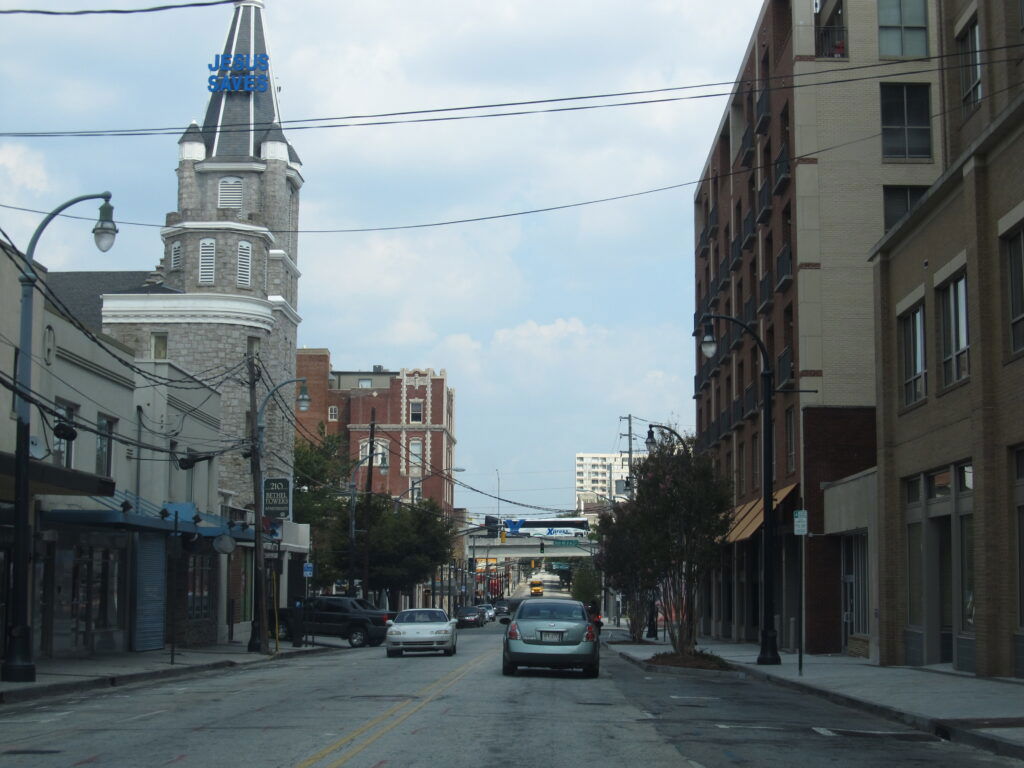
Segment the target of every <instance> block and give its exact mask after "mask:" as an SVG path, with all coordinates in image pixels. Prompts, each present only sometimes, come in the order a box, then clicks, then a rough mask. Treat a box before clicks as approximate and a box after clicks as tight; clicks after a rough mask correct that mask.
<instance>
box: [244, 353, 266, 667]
mask: <svg viewBox="0 0 1024 768" xmlns="http://www.w3.org/2000/svg"><path fill="white" fill-rule="evenodd" d="M246 363H247V365H248V368H249V436H250V438H251V440H252V446H251V448H250V451H251V454H250V459H249V465H250V467H251V468H252V500H253V505H252V506H253V533H254V536H253V544H254V547H253V560H254V562H253V570H254V571H255V579H254V584H253V602H254V603H255V604H256V605H255V606H253V618H252V630H251V631H250V633H249V651H250V652H251V651H259V652H260V653H266V652H267V601H266V584H265V583H264V578H265V574H266V570H265V565H264V558H263V487H262V486H263V467H262V465H261V463H260V461H261V458H260V434H259V429H260V428H259V424H258V422H259V416H258V412H257V409H256V380H257V379H258V378H259V370H258V369H257V368H256V357H255V355H252V354H249V355H248V356H247V359H246Z"/></svg>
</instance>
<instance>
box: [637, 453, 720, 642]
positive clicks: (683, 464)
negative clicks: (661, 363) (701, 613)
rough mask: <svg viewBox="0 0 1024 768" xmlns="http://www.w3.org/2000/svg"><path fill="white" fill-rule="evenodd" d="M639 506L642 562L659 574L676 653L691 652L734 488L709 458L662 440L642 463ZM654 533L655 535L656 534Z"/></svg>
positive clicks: (658, 578)
mask: <svg viewBox="0 0 1024 768" xmlns="http://www.w3.org/2000/svg"><path fill="white" fill-rule="evenodd" d="M635 474H636V477H637V493H636V507H638V508H639V510H640V514H638V515H637V518H638V520H639V521H640V522H641V524H646V525H648V526H651V527H652V528H653V531H648V534H647V537H646V548H645V549H643V550H638V551H643V553H644V559H645V560H648V561H649V562H650V567H651V568H652V569H653V570H654V572H655V573H656V574H657V582H658V586H660V588H661V602H662V613H663V615H664V617H665V623H666V626H667V627H668V633H669V638H670V639H671V641H672V646H673V648H674V649H675V650H676V652H677V653H693V651H694V647H695V645H696V640H697V620H696V619H697V615H696V596H697V594H698V588H699V587H700V585H701V584H702V583H703V581H704V580H705V579H706V578H707V576H708V574H709V573H710V572H711V570H712V568H714V566H715V565H716V564H717V563H718V562H719V558H720V557H721V545H722V541H723V540H724V538H725V535H726V533H727V532H728V530H729V525H730V523H731V520H732V488H731V484H730V482H729V481H728V479H726V478H722V477H719V476H718V475H716V473H715V470H714V466H713V465H712V463H711V459H710V457H709V456H707V455H704V454H697V453H695V451H694V441H693V438H692V437H689V438H687V439H686V440H684V441H683V442H682V443H679V442H677V441H668V440H665V439H663V440H662V441H661V442H660V443H659V445H658V447H657V448H656V450H654V451H653V452H651V453H649V454H648V455H647V458H645V459H644V460H643V461H641V462H639V464H638V465H637V467H636V470H635ZM652 533H656V534H657V535H652Z"/></svg>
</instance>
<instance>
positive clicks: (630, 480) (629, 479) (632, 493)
mask: <svg viewBox="0 0 1024 768" xmlns="http://www.w3.org/2000/svg"><path fill="white" fill-rule="evenodd" d="M619 421H625V422H626V423H627V427H628V429H627V430H626V434H624V435H623V434H621V433H620V434H619V437H628V438H629V452H628V453H629V472H628V473H627V475H626V485H627V486H628V488H629V498H630V499H634V498H636V491H635V487H634V486H635V485H636V484H635V483H634V482H633V414H632V413H630V414H628V415H627V416H619ZM620 456H621V453H620ZM612 483H613V487H612V488H610V489H609V490H610V491H611V494H610V495H611V496H612V497H613V498H614V496H615V488H614V478H613V479H612Z"/></svg>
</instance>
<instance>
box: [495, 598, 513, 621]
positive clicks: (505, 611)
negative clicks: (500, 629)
mask: <svg viewBox="0 0 1024 768" xmlns="http://www.w3.org/2000/svg"><path fill="white" fill-rule="evenodd" d="M509 613H510V611H509V606H508V600H499V601H498V602H496V603H495V604H494V615H495V617H498V616H508V615H509Z"/></svg>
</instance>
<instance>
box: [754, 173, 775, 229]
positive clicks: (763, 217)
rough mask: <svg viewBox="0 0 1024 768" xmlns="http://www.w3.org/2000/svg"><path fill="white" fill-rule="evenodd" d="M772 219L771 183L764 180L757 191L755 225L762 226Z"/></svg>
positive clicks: (769, 180)
mask: <svg viewBox="0 0 1024 768" xmlns="http://www.w3.org/2000/svg"><path fill="white" fill-rule="evenodd" d="M771 217H772V183H771V179H768V178H766V179H765V180H764V181H763V182H761V188H760V189H759V190H758V191H757V223H758V224H764V223H765V222H767V221H768V220H769V219H770V218H771Z"/></svg>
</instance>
